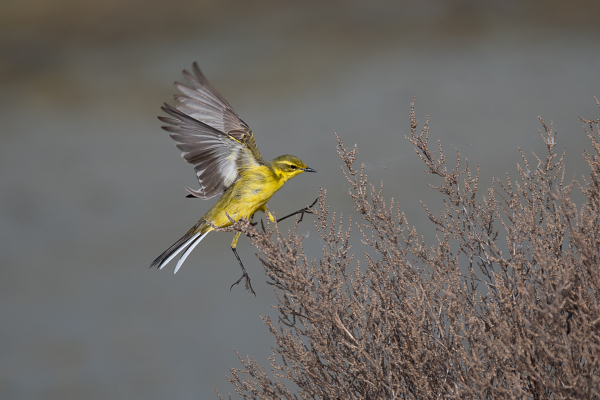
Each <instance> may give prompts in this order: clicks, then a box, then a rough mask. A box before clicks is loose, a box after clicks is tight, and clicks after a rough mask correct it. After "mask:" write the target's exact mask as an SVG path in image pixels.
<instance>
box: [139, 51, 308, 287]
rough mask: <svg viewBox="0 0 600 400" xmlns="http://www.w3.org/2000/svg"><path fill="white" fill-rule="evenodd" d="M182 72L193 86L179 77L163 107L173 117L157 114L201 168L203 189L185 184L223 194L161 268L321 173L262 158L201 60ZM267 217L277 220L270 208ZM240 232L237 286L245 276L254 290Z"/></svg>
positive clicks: (285, 159) (194, 193) (204, 195)
mask: <svg viewBox="0 0 600 400" xmlns="http://www.w3.org/2000/svg"><path fill="white" fill-rule="evenodd" d="M183 76H184V77H185V79H186V81H187V82H188V85H189V86H185V85H182V84H181V83H178V82H175V87H176V88H177V89H178V90H179V91H180V92H181V93H182V95H179V94H178V95H174V96H173V98H174V99H175V101H176V103H177V104H176V108H175V107H172V106H170V105H169V104H167V103H165V104H164V106H163V107H162V109H163V111H165V112H166V113H167V114H169V115H170V116H171V117H173V118H166V117H158V118H159V119H160V120H161V121H163V122H165V123H167V124H169V125H168V126H163V127H162V128H163V129H164V130H166V131H168V132H170V136H171V138H173V140H175V142H176V143H175V145H176V146H177V147H178V148H179V150H181V152H182V153H181V156H182V157H183V158H184V159H185V160H186V161H187V162H188V163H190V164H192V165H193V166H194V169H195V170H196V176H197V177H198V181H199V182H200V189H198V190H193V189H190V188H186V189H187V191H188V192H189V194H188V196H187V197H197V198H201V199H209V198H211V197H214V196H217V195H219V194H222V195H221V197H220V198H219V200H218V201H217V203H216V204H215V205H214V206H213V207H212V208H211V209H210V210H208V212H207V213H206V215H204V216H203V217H202V218H200V220H199V221H198V222H197V223H196V225H194V226H193V227H192V228H191V229H190V230H189V231H188V232H187V233H186V234H185V235H184V236H183V237H182V238H181V239H179V240H178V241H177V242H175V244H173V245H172V246H171V247H169V248H168V249H167V250H166V251H165V252H164V253H162V254H161V255H160V256H158V258H157V259H156V260H154V261H153V262H152V265H151V266H150V267H154V266H157V267H158V269H162V268H163V267H164V266H165V265H166V264H167V263H169V261H171V260H172V259H173V258H174V257H175V256H177V254H179V253H180V252H181V251H182V250H183V249H185V248H186V247H187V250H186V251H185V252H184V253H183V255H182V256H181V258H180V259H179V261H178V262H177V266H176V267H175V272H177V270H179V268H180V267H181V265H182V264H183V262H184V261H185V259H186V258H187V256H188V255H189V254H190V252H191V251H192V250H193V249H194V248H195V247H196V246H197V245H198V243H200V241H201V240H202V239H204V237H205V236H206V235H207V234H208V233H209V232H211V231H213V230H214V229H215V228H213V226H212V225H214V226H218V227H225V226H229V225H232V222H231V220H230V218H231V219H233V220H239V219H240V218H244V219H250V220H251V219H252V218H253V216H254V213H255V212H256V211H262V212H264V213H267V209H266V207H265V205H266V204H267V202H268V201H269V199H270V198H271V196H273V194H275V192H277V191H278V190H279V189H281V187H282V186H283V184H284V183H286V182H287V181H288V180H290V179H291V178H293V177H294V176H296V175H299V174H301V173H302V172H317V171H315V170H314V169H312V168H308V167H307V166H306V164H305V163H304V162H303V161H302V160H300V159H299V158H298V157H295V156H291V155H283V156H279V157H277V158H275V159H273V160H272V161H265V160H263V158H262V156H261V155H260V152H259V151H258V148H257V147H256V142H255V141H254V134H253V133H252V130H251V129H250V128H249V127H248V125H247V124H246V123H245V122H244V121H242V120H241V119H240V118H239V117H238V116H237V114H236V113H235V111H233V109H232V108H231V106H230V105H229V103H227V101H226V100H225V99H224V98H223V96H221V95H220V94H219V92H217V91H216V90H215V88H214V87H213V86H212V85H211V84H210V83H209V82H208V80H207V79H206V77H205V76H204V74H203V73H202V71H200V68H199V67H198V64H196V63H194V64H193V74H191V73H189V72H188V71H186V70H184V71H183ZM313 205H314V203H313ZM310 207H312V205H311V206H309V207H306V208H304V209H301V210H299V211H296V212H294V213H292V214H289V215H287V216H285V217H283V218H280V219H279V220H278V221H281V220H282V219H284V218H287V217H289V216H292V215H295V214H299V213H304V212H306V211H307V210H308V209H309V208H310ZM267 216H268V217H269V219H271V220H272V221H274V218H273V216H272V215H271V214H270V213H268V215H267ZM229 217H230V218H229ZM211 224H212V225H211ZM239 237H240V232H237V233H236V234H235V236H234V238H233V242H232V243H231V249H232V250H233V253H234V254H235V256H236V258H237V260H238V262H239V264H240V266H241V267H242V277H241V278H240V279H238V281H237V282H235V283H234V284H233V285H235V284H237V283H239V282H240V281H241V280H242V278H245V279H246V288H247V289H249V290H250V291H251V292H252V293H254V291H253V290H252V286H251V285H250V277H249V276H248V273H247V272H246V269H245V268H244V264H242V261H241V260H240V257H239V255H238V254H237V251H236V245H237V241H238V239H239ZM233 285H231V286H232V287H233Z"/></svg>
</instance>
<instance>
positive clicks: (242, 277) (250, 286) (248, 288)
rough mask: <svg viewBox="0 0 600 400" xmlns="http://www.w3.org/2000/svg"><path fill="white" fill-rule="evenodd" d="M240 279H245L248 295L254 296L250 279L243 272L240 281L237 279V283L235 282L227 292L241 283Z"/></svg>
mask: <svg viewBox="0 0 600 400" xmlns="http://www.w3.org/2000/svg"><path fill="white" fill-rule="evenodd" d="M242 279H246V282H245V283H246V290H248V291H249V292H250V293H252V294H253V295H254V296H256V293H254V289H252V285H251V284H250V277H249V276H248V274H247V273H246V272H245V271H244V273H243V274H242V276H241V277H240V279H238V280H237V281H235V282H234V283H233V284H232V285H231V287H230V288H229V291H231V289H232V288H233V287H234V286H235V285H237V284H238V283H240V282H241V281H242Z"/></svg>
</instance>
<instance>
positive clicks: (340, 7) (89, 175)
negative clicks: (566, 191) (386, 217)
mask: <svg viewBox="0 0 600 400" xmlns="http://www.w3.org/2000/svg"><path fill="white" fill-rule="evenodd" d="M599 12H600V2H597V1H584V0H574V1H570V2H562V1H547V0H544V1H542V0H539V1H522V0H518V1H517V0H514V1H506V0H502V1H487V2H479V1H468V0H464V1H462V0H451V1H446V0H437V1H436V0H427V1H388V2H385V1H375V2H360V1H304V2H274V1H254V2H248V1H242V0H228V1H216V0H213V1H191V0H174V1H169V2H165V1H156V0H151V1H142V0H129V1H117V0H104V1H87V0H86V1H81V0H54V1H49V0H18V1H17V0H3V1H2V2H0V121H1V125H0V126H1V127H0V171H1V174H0V235H1V237H0V239H1V240H0V254H1V255H2V263H1V271H2V277H1V278H0V320H1V321H2V323H1V327H0V342H1V343H2V345H1V347H0V398H2V399H33V398H35V399H71V398H73V399H75V398H78V399H79V398H85V399H107V398H145V399H164V398H176V399H198V398H214V397H215V395H214V392H213V387H214V388H217V390H219V392H220V393H221V394H224V395H226V394H227V393H229V392H231V391H232V386H230V384H229V383H228V381H227V379H226V375H228V374H229V370H228V367H230V366H231V367H239V366H240V364H239V362H238V360H237V358H236V356H235V354H234V352H233V350H232V349H233V348H236V349H237V350H238V351H239V352H240V354H241V355H242V356H243V357H246V356H250V357H254V358H256V359H257V360H258V361H260V362H262V363H266V362H267V357H268V356H270V349H271V347H272V346H274V345H275V343H274V340H273V339H272V336H271V335H270V334H269V332H268V330H267V328H266V327H265V326H264V324H263V322H262V321H261V320H260V318H259V316H261V315H262V316H265V315H271V316H274V317H275V316H276V313H275V312H274V310H273V309H272V308H271V305H272V304H274V295H273V293H272V289H271V287H270V286H268V285H267V284H266V283H265V275H264V272H263V270H262V267H261V266H260V264H259V262H258V260H257V259H256V257H255V256H254V253H255V250H254V248H253V247H252V246H251V244H250V241H249V239H247V238H242V239H241V240H240V244H239V246H238V249H239V252H240V255H241V257H242V259H243V260H244V261H245V265H246V267H247V268H248V270H249V273H250V276H251V277H252V278H253V280H252V282H253V285H254V289H255V290H256V292H257V296H256V297H254V296H252V295H251V294H249V293H247V292H246V291H245V290H244V289H243V287H242V286H236V287H234V288H233V289H232V290H231V291H230V290H229V286H230V285H231V283H233V282H234V281H235V280H237V279H238V277H239V275H240V268H239V266H238V265H237V262H236V260H235V258H234V256H233V255H232V254H231V250H230V247H229V246H230V242H231V234H225V233H217V234H211V235H209V236H208V237H207V238H206V239H205V240H204V241H203V242H202V243H201V244H200V245H199V246H198V247H197V248H196V250H195V251H194V252H193V253H192V254H191V256H190V257H189V258H188V260H187V261H186V263H185V264H184V265H183V267H182V269H181V270H180V271H179V272H178V273H177V274H176V275H173V273H172V271H173V267H174V265H169V266H168V267H166V268H165V269H164V270H162V271H157V270H154V269H153V270H150V269H148V266H149V265H150V263H151V262H152V260H153V259H154V258H155V257H156V256H158V255H159V254H160V253H162V251H163V250H165V249H166V248H167V247H168V246H169V245H171V244H172V243H173V242H174V241H175V240H177V239H178V238H179V237H181V236H182V235H183V234H184V233H185V232H186V231H187V229H189V228H190V227H191V226H192V225H193V224H194V223H195V222H196V221H197V220H198V219H199V217H200V216H202V215H203V214H204V212H206V211H207V210H208V209H209V208H210V206H211V205H212V204H213V203H214V200H209V201H200V200H190V199H186V198H185V195H186V192H185V190H184V187H185V186H190V187H192V188H197V187H198V184H197V181H196V180H195V175H194V171H193V169H192V168H191V167H190V166H188V165H187V164H186V163H185V162H184V161H183V160H182V159H180V157H179V151H177V149H176V148H175V147H174V145H173V143H172V140H171V139H170V138H169V137H168V135H167V134H166V133H165V132H164V131H162V130H161V129H160V122H159V121H158V120H157V119H156V116H157V115H160V114H161V111H160V109H159V107H160V105H161V104H162V103H163V102H164V101H170V99H171V97H170V96H171V95H172V94H173V93H174V88H173V87H172V82H173V81H175V80H181V70H182V69H184V68H190V67H191V64H192V62H193V61H198V62H199V64H200V66H201V67H202V69H203V71H204V72H205V74H206V76H207V77H208V78H209V79H210V80H211V82H212V83H213V84H214V85H215V86H216V87H217V88H218V90H219V91H220V92H221V93H222V94H223V95H224V97H225V98H226V99H228V101H229V102H230V103H231V104H232V106H233V107H234V108H235V109H236V111H237V112H238V113H239V114H240V116H241V117H242V118H243V119H244V120H245V121H246V122H247V123H248V124H249V125H250V126H251V128H252V129H253V130H254V132H255V135H256V139H257V142H258V145H259V147H260V150H261V152H262V154H263V156H265V158H269V159H270V158H274V157H276V156H278V155H281V154H287V153H291V154H294V155H297V156H299V157H300V158H302V159H303V160H304V161H305V162H306V163H307V164H308V165H309V166H310V167H313V168H315V169H316V170H318V171H319V172H318V174H305V175H301V176H299V177H298V178H295V179H294V180H293V181H291V182H290V183H288V184H287V185H286V186H285V187H284V188H283V189H282V190H281V191H280V192H279V193H278V194H276V195H275V196H274V197H273V199H272V200H271V202H270V203H269V206H270V210H272V211H274V212H275V214H276V215H279V216H282V215H284V214H286V213H288V212H291V211H294V210H297V209H299V208H301V207H303V206H304V205H306V204H310V203H311V202H312V201H313V200H314V199H315V198H316V197H317V195H318V192H319V188H320V187H323V188H326V189H327V193H328V202H329V204H330V206H331V209H332V211H333V210H337V211H341V212H344V213H345V215H348V214H350V215H352V213H353V207H352V204H351V201H350V199H349V197H348V196H347V190H348V185H346V184H345V183H344V179H343V176H342V174H341V171H340V165H341V162H340V160H339V158H338V156H337V154H336V142H335V137H334V135H333V132H337V133H338V134H339V135H340V136H341V137H342V139H343V140H344V143H345V144H346V145H347V146H348V147H350V146H352V145H353V144H354V143H357V144H358V149H359V150H358V151H359V153H358V162H359V163H364V164H365V167H366V170H367V173H368V174H369V177H370V179H371V182H372V183H374V184H376V185H378V182H379V181H380V180H384V182H385V184H386V189H385V193H386V196H387V198H388V199H389V198H391V197H394V198H395V199H396V200H397V201H399V202H400V205H401V208H402V210H404V211H405V212H406V213H407V215H408V216H409V222H410V223H411V224H414V225H415V226H417V228H418V229H419V231H420V232H421V233H422V234H424V235H425V237H426V239H432V238H434V235H435V231H434V230H433V229H432V228H431V227H430V226H429V224H428V223H427V218H426V214H425V212H424V211H423V210H422V208H421V206H420V205H419V200H423V201H424V202H425V204H427V205H429V206H431V208H432V209H434V210H435V209H437V207H439V205H440V204H441V203H440V199H437V198H436V197H437V196H436V195H435V192H434V191H433V190H432V189H429V188H428V187H427V182H433V183H435V182H436V181H435V180H432V178H431V177H430V176H428V175H426V174H424V173H423V170H424V165H422V164H421V163H420V161H419V160H418V159H417V158H416V156H415V155H414V153H413V150H412V147H411V146H410V145H409V143H408V142H407V141H406V140H405V139H404V135H408V134H409V133H410V130H409V111H410V102H411V100H412V98H413V96H416V98H417V100H416V111H417V115H418V119H419V121H420V122H421V123H423V122H424V121H425V118H426V115H430V117H431V139H432V141H437V140H438V139H439V140H441V143H442V145H443V146H444V147H445V149H446V151H447V152H448V153H449V154H450V158H452V154H454V152H455V149H457V148H458V149H460V151H461V155H462V156H464V157H467V158H468V159H469V161H470V162H471V163H472V164H475V162H479V163H480V166H481V181H480V188H481V190H482V193H484V191H483V189H484V188H487V187H489V186H490V184H491V181H492V179H493V178H501V179H504V177H505V174H506V173H509V174H511V175H512V176H515V177H516V175H517V172H516V171H517V169H516V165H517V163H521V165H523V164H522V161H521V160H520V156H519V153H518V148H522V149H523V151H524V152H525V154H527V155H528V156H531V154H532V152H536V154H538V155H541V156H545V153H546V147H545V145H544V144H543V143H542V141H541V139H540V138H539V135H538V133H537V132H538V129H541V128H542V127H541V124H540V123H539V121H538V119H537V117H538V116H541V117H542V118H544V119H545V121H546V122H547V123H548V124H549V123H550V121H551V120H552V121H554V127H555V128H556V129H557V130H558V137H557V142H558V147H557V149H558V151H562V149H564V148H566V149H567V157H566V160H567V168H568V170H567V178H568V179H570V178H571V177H573V176H575V175H576V176H578V177H580V176H581V175H582V174H586V175H587V170H586V167H585V165H584V163H583V162H582V160H581V157H580V155H581V153H582V151H583V147H584V146H587V147H588V148H589V147H590V146H589V144H588V140H587V138H586V136H585V134H584V133H583V130H582V126H583V123H582V122H581V121H580V120H579V119H578V117H579V116H583V117H585V118H598V117H599V114H600V110H598V107H597V106H596V103H595V101H594V96H600V73H599V72H600V41H599V40H598V38H599V37H600V25H599V24H598V22H597V19H595V18H594V17H593V16H597V15H598V13H599ZM530 158H532V156H531V157H530ZM530 163H531V164H532V166H535V163H534V162H533V161H532V160H530ZM450 164H453V163H452V162H450ZM313 219H314V218H312V217H308V218H305V221H304V222H303V223H302V225H301V227H300V233H302V234H304V235H306V236H307V237H306V238H305V240H304V244H305V249H306V252H307V253H308V254H309V256H311V257H316V256H318V255H319V253H320V249H321V246H322V244H321V243H320V241H319V238H318V236H317V235H316V232H315V229H314V225H313V222H312V220H313ZM355 220H356V218H355ZM292 225H293V222H292V223H290V224H283V223H282V224H281V227H280V228H281V229H282V230H283V231H286V230H287V229H288V228H289V227H291V226H292ZM355 232H357V231H355ZM432 244H433V243H432ZM357 250H358V247H357Z"/></svg>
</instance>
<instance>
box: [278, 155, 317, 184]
mask: <svg viewBox="0 0 600 400" xmlns="http://www.w3.org/2000/svg"><path fill="white" fill-rule="evenodd" d="M271 167H272V168H273V170H274V171H275V173H276V174H277V175H281V176H282V177H283V178H284V179H285V180H286V181H287V180H288V179H291V178H293V177H294V176H296V175H298V174H301V173H303V172H317V171H315V170H314V169H312V168H309V167H307V166H306V164H305V163H304V161H302V160H301V159H299V158H298V157H296V156H291V155H289V154H286V155H284V156H279V157H277V158H275V159H274V160H273V161H271Z"/></svg>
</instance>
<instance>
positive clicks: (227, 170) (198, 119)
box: [159, 63, 262, 199]
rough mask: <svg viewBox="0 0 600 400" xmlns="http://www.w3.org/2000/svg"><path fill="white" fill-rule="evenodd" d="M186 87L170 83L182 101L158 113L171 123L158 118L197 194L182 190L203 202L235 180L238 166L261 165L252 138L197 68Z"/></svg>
mask: <svg viewBox="0 0 600 400" xmlns="http://www.w3.org/2000/svg"><path fill="white" fill-rule="evenodd" d="M183 76H184V77H185V79H186V80H187V82H188V84H189V85H190V87H188V86H185V85H182V84H181V83H175V87H177V89H179V91H181V93H183V95H174V96H173V98H174V99H175V100H176V102H177V104H176V108H174V107H172V106H170V105H168V104H165V105H164V107H162V109H163V111H165V112H166V113H167V114H169V115H171V116H172V117H174V118H166V117H159V119H160V120H161V121H163V122H166V123H168V124H170V125H169V126H163V129H165V130H166V131H168V132H170V136H171V137H172V138H173V139H174V140H175V142H176V144H175V145H176V146H177V147H178V148H179V149H180V150H181V152H182V153H181V156H182V157H183V158H184V159H185V160H186V161H187V162H189V163H190V164H192V165H193V166H194V169H195V170H196V176H197V177H198V181H199V182H200V189H199V190H197V191H196V190H192V189H190V188H186V189H187V190H188V192H190V194H192V195H193V196H194V197H200V198H203V199H208V198H211V197H213V196H216V195H218V194H221V193H223V191H225V189H227V187H229V186H230V185H231V184H232V183H233V182H235V181H236V180H237V179H238V178H239V175H238V168H239V165H238V163H242V164H245V166H248V164H261V163H262V157H261V155H260V153H259V151H258V148H257V147H256V143H255V141H254V135H253V134H252V130H250V128H249V127H248V125H247V124H246V123H245V122H244V121H242V120H241V119H240V118H239V117H238V116H237V114H236V113H235V111H233V109H232V108H231V106H230V105H229V103H227V101H226V100H225V99H224V98H223V96H221V95H220V94H219V92H217V91H216V90H215V89H214V88H213V87H212V85H211V84H210V83H209V82H208V80H207V79H206V77H205V76H204V74H202V71H200V68H198V65H197V64H196V63H194V65H193V75H192V74H190V73H189V72H188V71H185V70H184V71H183Z"/></svg>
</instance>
